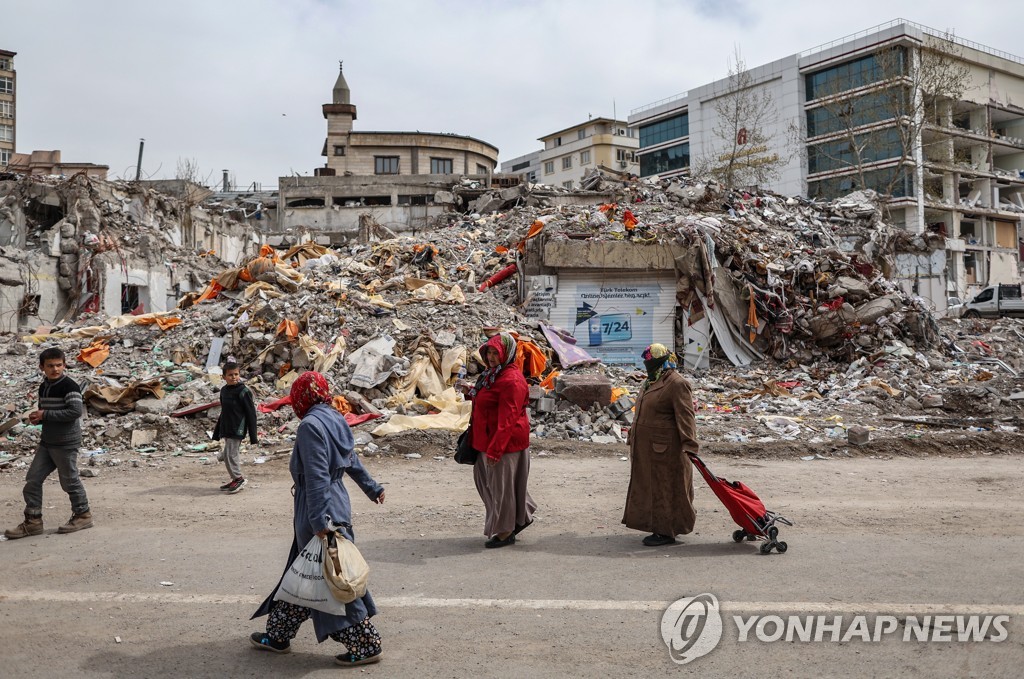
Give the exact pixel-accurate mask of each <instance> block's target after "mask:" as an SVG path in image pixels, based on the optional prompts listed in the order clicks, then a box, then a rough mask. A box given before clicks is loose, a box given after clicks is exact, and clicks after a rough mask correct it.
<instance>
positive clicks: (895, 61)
mask: <svg viewBox="0 0 1024 679" xmlns="http://www.w3.org/2000/svg"><path fill="white" fill-rule="evenodd" d="M872 57H873V60H872V61H870V62H859V63H867V64H870V66H867V65H865V66H864V68H863V69H862V70H860V71H858V72H857V75H853V74H852V73H851V74H850V75H849V76H847V77H842V76H840V77H834V78H832V79H831V80H830V81H829V82H828V83H827V84H826V85H824V86H823V87H822V88H821V89H820V91H819V90H816V91H814V92H813V96H814V98H815V99H819V98H820V99H821V105H820V106H818V107H815V108H813V109H811V110H810V111H809V112H808V120H807V130H806V134H807V136H809V137H812V138H814V137H819V136H821V137H822V139H821V140H820V141H816V142H813V143H812V144H811V145H810V146H809V148H808V157H809V162H810V165H811V167H810V168H809V170H810V171H811V172H815V171H820V170H821V169H822V166H823V165H824V166H827V168H828V169H834V170H843V169H852V170H854V173H853V175H854V177H855V179H856V182H855V184H856V188H874V189H875V190H877V191H878V192H879V193H881V194H884V195H889V196H891V195H894V194H895V193H897V192H898V191H899V187H900V184H901V182H904V181H905V177H906V173H907V172H908V171H909V170H910V169H912V168H913V169H918V168H919V167H920V166H921V165H922V164H923V163H924V162H925V161H926V159H932V160H934V161H936V162H939V163H940V164H949V165H952V164H955V163H956V162H958V158H957V157H956V155H955V152H954V151H953V148H952V145H950V144H948V137H946V136H944V135H942V134H940V133H938V132H937V130H935V129H933V130H929V127H933V128H942V127H949V126H950V125H951V124H952V115H953V110H954V107H955V104H956V103H957V102H958V101H959V100H960V99H961V98H962V97H963V94H964V92H965V91H966V89H967V86H968V83H969V80H970V71H969V68H968V66H967V64H966V63H965V62H964V61H963V60H962V59H961V50H960V48H959V46H958V45H957V44H956V42H955V40H954V36H953V35H952V34H945V35H943V36H942V37H935V36H930V35H929V36H926V41H925V43H924V44H923V45H920V46H906V45H896V46H892V45H889V46H884V47H882V48H879V49H878V50H876V51H875V52H874V54H873V55H872ZM855 63H858V62H855ZM926 131H927V134H926ZM805 143H806V140H805ZM893 160H895V163H893ZM880 165H884V166H885V173H884V174H879V173H875V174H873V176H872V177H871V178H870V179H869V177H868V173H871V172H873V171H874V170H875V168H876V167H878V166H880ZM922 169H923V168H922ZM919 179H920V176H919Z"/></svg>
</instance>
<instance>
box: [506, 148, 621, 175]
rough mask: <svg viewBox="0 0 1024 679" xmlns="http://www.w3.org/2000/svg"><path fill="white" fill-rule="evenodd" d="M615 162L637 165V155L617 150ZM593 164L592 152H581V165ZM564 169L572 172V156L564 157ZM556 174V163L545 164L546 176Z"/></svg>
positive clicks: (551, 161) (548, 162)
mask: <svg viewBox="0 0 1024 679" xmlns="http://www.w3.org/2000/svg"><path fill="white" fill-rule="evenodd" d="M615 160H617V161H619V162H626V163H635V162H636V154H634V153H633V152H632V151H627V150H626V149H615ZM591 162H592V161H591V157H590V150H589V149H588V150H586V151H580V165H590V163H591ZM512 169H513V170H515V168H512ZM562 169H563V170H571V169H572V156H571V155H570V156H562ZM554 173H555V161H553V160H549V161H547V162H545V163H544V174H554Z"/></svg>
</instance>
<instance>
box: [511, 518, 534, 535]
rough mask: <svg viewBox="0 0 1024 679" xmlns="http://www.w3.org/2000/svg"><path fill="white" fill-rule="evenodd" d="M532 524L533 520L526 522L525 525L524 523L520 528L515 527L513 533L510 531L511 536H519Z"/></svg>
mask: <svg viewBox="0 0 1024 679" xmlns="http://www.w3.org/2000/svg"><path fill="white" fill-rule="evenodd" d="M532 523H533V519H530V520H529V521H527V522H526V523H524V524H523V525H522V526H516V529H515V530H514V531H512V535H519V534H520V533H522V532H523V531H524V530H526V529H527V528H529V527H530V524H532Z"/></svg>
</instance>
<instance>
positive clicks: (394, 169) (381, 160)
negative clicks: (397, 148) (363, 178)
mask: <svg viewBox="0 0 1024 679" xmlns="http://www.w3.org/2000/svg"><path fill="white" fill-rule="evenodd" d="M399 167H400V166H399V164H398V156H374V157H373V173H374V174H398V173H399Z"/></svg>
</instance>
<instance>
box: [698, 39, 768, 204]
mask: <svg viewBox="0 0 1024 679" xmlns="http://www.w3.org/2000/svg"><path fill="white" fill-rule="evenodd" d="M712 106H713V109H714V111H715V114H716V119H715V124H714V126H713V128H712V136H713V141H712V143H711V149H710V153H705V154H704V155H702V156H700V157H698V158H696V159H695V160H694V162H693V165H692V168H691V174H692V175H693V176H694V177H701V176H707V177H710V178H712V179H716V180H718V181H719V182H721V183H722V184H723V185H725V186H726V187H730V188H731V187H735V186H751V185H756V184H763V183H766V182H769V181H771V180H773V179H775V178H777V177H778V176H779V170H780V169H781V168H782V166H783V165H785V164H786V162H787V159H786V158H785V157H784V155H785V154H780V153H779V150H778V148H773V141H774V139H773V135H772V133H771V132H770V130H769V126H770V125H771V124H773V123H774V122H775V121H776V119H777V112H776V109H775V100H774V99H773V97H772V94H771V92H769V91H768V90H767V89H766V88H762V87H758V86H757V85H756V84H755V83H754V78H753V76H752V75H751V73H750V71H748V70H747V66H746V63H745V62H744V61H743V55H742V54H741V53H740V49H739V47H737V48H736V49H735V52H734V53H733V56H732V58H731V59H730V60H729V75H728V78H727V79H726V89H725V92H724V93H723V94H722V95H720V96H719V97H717V98H716V99H715V100H714V103H713V105H712Z"/></svg>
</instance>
